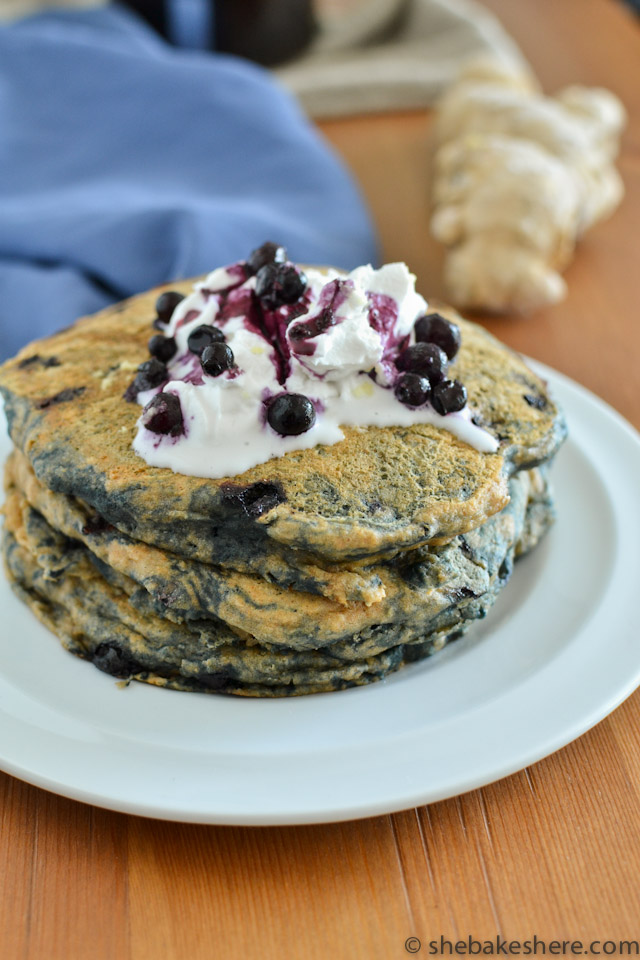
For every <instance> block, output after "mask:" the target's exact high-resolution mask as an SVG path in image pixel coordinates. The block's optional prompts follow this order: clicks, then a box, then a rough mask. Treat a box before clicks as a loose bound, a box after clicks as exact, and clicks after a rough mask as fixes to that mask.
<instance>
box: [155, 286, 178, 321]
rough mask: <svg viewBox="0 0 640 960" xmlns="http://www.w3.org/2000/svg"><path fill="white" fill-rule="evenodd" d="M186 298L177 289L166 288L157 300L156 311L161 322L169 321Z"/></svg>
mask: <svg viewBox="0 0 640 960" xmlns="http://www.w3.org/2000/svg"><path fill="white" fill-rule="evenodd" d="M183 300H184V296H183V295H182V294H181V293H178V292H177V291H176V290H165V292H164V293H161V294H160V296H159V297H158V299H157V300H156V313H157V314H158V320H159V321H160V323H169V320H171V316H172V314H173V311H174V310H175V308H176V307H177V306H178V304H179V303H181V302H182V301H183Z"/></svg>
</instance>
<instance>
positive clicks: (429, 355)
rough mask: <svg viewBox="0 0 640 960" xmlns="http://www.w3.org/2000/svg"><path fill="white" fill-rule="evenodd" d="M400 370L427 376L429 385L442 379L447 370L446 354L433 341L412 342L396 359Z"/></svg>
mask: <svg viewBox="0 0 640 960" xmlns="http://www.w3.org/2000/svg"><path fill="white" fill-rule="evenodd" d="M396 366H397V367H398V368H399V369H400V370H406V371H407V372H408V373H420V374H422V376H423V377H428V379H429V382H430V383H431V386H433V385H434V384H436V383H438V382H439V381H440V380H443V379H444V377H445V374H446V372H447V355H446V353H445V352H444V350H443V349H442V348H441V347H439V346H437V345H436V344H435V343H414V344H413V345H412V346H410V347H407V349H406V350H404V351H403V352H402V353H401V354H400V356H399V357H398V360H397V361H396Z"/></svg>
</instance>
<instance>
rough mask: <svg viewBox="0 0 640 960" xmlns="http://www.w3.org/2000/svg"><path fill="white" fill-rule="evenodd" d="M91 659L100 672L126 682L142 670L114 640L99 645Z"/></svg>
mask: <svg viewBox="0 0 640 960" xmlns="http://www.w3.org/2000/svg"><path fill="white" fill-rule="evenodd" d="M91 659H92V661H93V664H94V666H96V667H97V668H98V670H102V671H103V673H109V674H111V676H112V677H118V678H119V679H121V680H125V679H126V678H127V677H130V676H131V674H132V673H136V672H137V671H138V670H139V669H140V668H139V665H138V664H137V663H136V662H135V660H133V659H132V658H131V657H130V656H129V655H128V654H127V653H125V652H124V650H123V649H122V648H121V647H120V646H119V645H118V644H117V643H116V642H115V641H114V640H107V641H105V642H104V643H99V644H98V646H97V647H96V649H95V650H94V651H93V656H92V658H91Z"/></svg>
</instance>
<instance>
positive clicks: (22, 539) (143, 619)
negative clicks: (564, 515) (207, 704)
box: [3, 471, 551, 696]
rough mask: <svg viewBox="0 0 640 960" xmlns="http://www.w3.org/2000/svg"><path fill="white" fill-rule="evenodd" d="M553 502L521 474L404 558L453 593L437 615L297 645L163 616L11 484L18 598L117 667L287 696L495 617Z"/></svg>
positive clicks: (7, 552) (404, 569) (360, 676)
mask: <svg viewBox="0 0 640 960" xmlns="http://www.w3.org/2000/svg"><path fill="white" fill-rule="evenodd" d="M549 504H550V499H549V493H548V488H547V485H546V483H545V481H544V478H543V476H542V475H541V473H540V472H538V471H531V472H522V473H519V474H518V475H517V476H516V477H514V478H513V479H512V481H511V482H510V501H509V504H508V505H507V507H505V508H504V510H503V511H501V513H500V514H497V515H495V516H493V517H492V518H490V519H489V520H488V521H486V523H485V524H483V525H482V526H480V527H478V528H476V529H475V530H473V531H471V532H468V533H466V534H465V535H460V536H458V537H457V538H455V539H454V540H452V541H450V542H449V543H447V544H445V545H443V546H440V547H432V548H428V549H425V550H424V553H423V555H422V556H421V557H420V559H419V560H415V562H412V563H409V564H405V565H398V564H396V566H397V567H398V569H397V570H395V571H394V572H395V573H396V574H397V575H398V576H401V578H402V580H403V581H404V583H405V584H406V589H407V591H408V592H413V593H415V594H416V595H417V596H422V595H424V596H425V598H428V596H429V595H430V594H432V593H434V592H437V590H438V587H435V584H439V589H440V591H441V593H442V594H443V595H444V596H445V597H446V600H447V602H446V603H444V604H440V605H439V606H438V605H432V607H431V608H430V610H431V615H430V616H429V617H427V618H422V619H421V620H420V621H418V620H416V619H415V618H410V619H407V620H404V621H402V620H397V621H395V622H388V621H385V620H382V621H380V622H376V623H371V624H369V625H367V626H366V627H365V628H364V629H362V630H360V631H359V632H357V633H353V634H351V635H349V636H344V637H342V638H340V639H339V640H334V641H329V640H327V637H326V636H325V637H324V638H323V636H322V630H321V629H320V630H319V631H317V632H315V633H314V632H313V631H309V632H308V635H307V636H313V637H314V644H315V645H312V644H310V643H309V642H308V639H307V640H302V639H301V640H300V642H299V644H298V646H297V647H296V646H294V645H293V643H290V644H283V643H279V644H272V643H265V642H259V641H258V640H256V638H255V637H254V636H252V635H251V634H249V633H248V632H247V631H243V630H240V629H239V628H237V627H233V626H231V625H229V624H228V623H226V622H225V621H224V620H222V619H213V618H208V619H206V618H201V619H194V618H186V619H184V620H178V619H169V618H168V617H166V616H162V615H160V614H161V612H160V611H157V610H156V609H154V605H153V603H152V601H151V598H150V594H149V593H148V592H147V591H146V590H145V589H144V588H140V586H139V585H138V583H137V582H136V581H135V580H133V579H132V578H130V577H128V576H126V575H125V574H124V573H122V572H121V571H119V570H116V569H114V568H112V567H110V566H109V565H108V564H106V563H105V562H104V561H103V560H101V559H100V558H99V557H97V556H96V554H94V553H92V552H91V551H90V550H89V549H88V548H87V546H86V545H85V543H83V542H81V541H80V540H74V539H70V538H69V537H67V536H65V535H64V533H62V532H60V531H59V530H56V529H54V528H53V527H51V526H50V525H49V524H48V523H47V521H46V520H45V518H44V517H43V516H42V515H41V514H40V513H39V512H38V511H37V510H35V509H34V508H33V507H32V506H30V505H29V504H28V503H27V501H26V500H25V498H24V496H23V495H22V494H21V493H20V491H18V490H17V488H16V487H15V486H13V485H12V484H11V483H9V490H8V498H7V503H6V506H5V531H4V535H3V552H4V556H5V563H6V567H7V572H8V575H9V579H10V581H11V584H12V587H13V589H14V590H15V591H16V593H17V594H18V596H20V597H21V599H22V600H24V602H26V603H27V604H28V605H29V606H30V607H31V609H32V610H33V611H34V613H35V614H36V615H37V616H38V617H39V618H40V619H41V620H42V621H43V622H44V623H45V624H46V625H47V626H48V627H49V628H50V629H51V630H53V631H54V632H55V633H56V634H57V635H58V636H59V637H60V639H61V640H62V643H63V644H64V646H65V647H66V648H67V649H68V650H70V651H71V652H73V653H75V654H76V655H79V656H81V657H84V658H87V659H92V660H93V661H94V662H96V664H97V665H100V666H101V668H103V669H107V668H108V672H111V673H114V674H115V675H118V676H122V677H127V678H133V679H137V680H142V681H145V682H150V683H155V684H159V685H162V686H169V687H173V688H175V689H182V690H203V691H215V692H227V693H234V694H241V695H246V696H285V695H293V694H306V693H315V692H322V691H330V690H337V689H343V688H344V687H348V686H354V685H360V684H364V683H369V682H371V681H373V680H377V679H381V678H382V677H384V676H386V675H387V674H389V673H390V672H392V671H394V670H396V669H398V668H399V667H401V666H403V665H404V664H407V663H410V662H414V661H416V660H419V659H422V658H423V657H426V656H429V655H430V654H431V653H433V652H434V651H435V650H438V649H441V648H442V647H443V646H444V645H445V644H446V643H448V642H450V641H451V640H453V639H456V638H458V637H460V636H462V635H463V633H464V632H465V631H466V630H467V628H468V626H469V625H470V623H472V622H473V621H474V620H476V619H479V618H481V617H483V616H485V615H486V612H487V610H488V609H489V607H490V606H491V605H492V604H493V602H494V601H495V599H496V597H497V596H498V594H499V592H500V591H501V589H502V587H503V586H504V585H505V583H506V582H507V581H508V579H509V576H510V574H511V569H512V565H513V561H514V557H515V556H516V554H521V553H522V552H523V550H525V549H530V548H531V547H532V546H533V545H534V543H535V542H536V539H537V537H539V536H540V535H541V534H542V532H543V531H544V529H546V526H547V525H548V523H549V522H550V520H551V508H550V505H549ZM543 517H546V521H544V522H543V519H542V518H543ZM416 556H417V554H416ZM454 569H457V570H458V571H459V579H458V580H456V579H455V576H453V575H452V571H453V570H454ZM471 570H473V571H474V573H473V576H472V578H471V579H468V580H467V581H466V582H463V579H464V578H463V577H462V574H461V571H467V572H468V571H471ZM258 582H259V581H257V580H256V583H258ZM471 582H472V583H473V585H474V587H473V589H472V588H471V587H469V586H468V585H467V584H468V583H471ZM478 590H480V591H481V592H476V591H478ZM269 616H270V617H271V616H272V614H271V612H269Z"/></svg>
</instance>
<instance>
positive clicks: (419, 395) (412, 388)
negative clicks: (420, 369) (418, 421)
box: [395, 373, 431, 407]
mask: <svg viewBox="0 0 640 960" xmlns="http://www.w3.org/2000/svg"><path fill="white" fill-rule="evenodd" d="M430 393H431V384H430V383H429V381H428V380H427V378H426V377H421V376H420V374H419V373H403V374H402V375H401V376H400V377H398V382H397V383H396V387H395V394H396V397H397V398H398V400H399V401H400V403H404V404H406V406H407V407H420V406H422V404H423V403H426V402H427V400H428V399H429V394H430Z"/></svg>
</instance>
